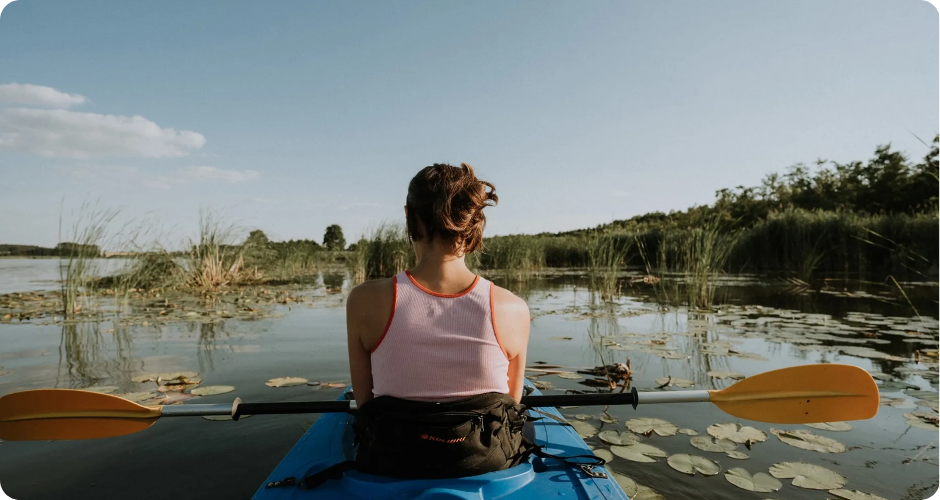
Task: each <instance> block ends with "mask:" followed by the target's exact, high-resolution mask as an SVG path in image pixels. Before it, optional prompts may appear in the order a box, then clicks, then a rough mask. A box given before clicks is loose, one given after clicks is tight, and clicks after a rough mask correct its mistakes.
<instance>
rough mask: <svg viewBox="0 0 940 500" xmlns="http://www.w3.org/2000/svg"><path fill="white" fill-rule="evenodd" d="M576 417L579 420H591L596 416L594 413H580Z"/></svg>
mask: <svg viewBox="0 0 940 500" xmlns="http://www.w3.org/2000/svg"><path fill="white" fill-rule="evenodd" d="M574 418H576V419H578V420H591V419H592V418H594V415H588V414H587V413H579V414H577V415H575V416H574Z"/></svg>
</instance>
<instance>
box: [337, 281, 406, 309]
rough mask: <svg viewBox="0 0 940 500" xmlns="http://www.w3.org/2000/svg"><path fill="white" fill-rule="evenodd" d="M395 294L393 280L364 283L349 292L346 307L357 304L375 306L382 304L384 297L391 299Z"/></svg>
mask: <svg viewBox="0 0 940 500" xmlns="http://www.w3.org/2000/svg"><path fill="white" fill-rule="evenodd" d="M394 293H395V278H382V279H376V280H369V281H364V282H362V283H360V284H358V285H356V286H355V287H353V289H352V290H350V291H349V297H347V299H346V307H347V308H350V307H355V306H357V305H359V304H370V303H371V304H375V303H376V301H378V302H382V301H383V300H382V299H384V298H386V297H393V296H394Z"/></svg>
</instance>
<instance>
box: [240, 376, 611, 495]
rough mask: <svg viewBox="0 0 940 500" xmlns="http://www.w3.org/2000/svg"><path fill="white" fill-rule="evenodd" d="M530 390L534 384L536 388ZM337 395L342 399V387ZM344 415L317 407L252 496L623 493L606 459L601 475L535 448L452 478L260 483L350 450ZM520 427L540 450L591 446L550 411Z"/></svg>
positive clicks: (350, 476)
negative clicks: (493, 468)
mask: <svg viewBox="0 0 940 500" xmlns="http://www.w3.org/2000/svg"><path fill="white" fill-rule="evenodd" d="M347 392H348V391H347ZM532 394H539V392H538V390H537V389H536V390H534V392H532ZM340 399H346V394H344V395H343V396H342V397H341V398H340ZM539 411H542V412H545V413H550V414H552V415H555V416H556V417H558V418H559V419H561V420H563V419H564V417H562V416H561V414H560V413H558V411H557V410H556V409H555V408H539ZM533 416H534V417H541V416H542V415H539V414H533ZM351 419H352V416H351V415H349V414H347V413H326V414H324V415H322V416H321V417H320V418H319V419H318V420H317V421H316V423H314V424H313V426H312V427H310V429H309V430H307V432H306V433H304V435H303V436H302V437H301V438H300V440H299V441H297V444H295V445H294V447H293V448H292V449H291V450H290V452H289V453H288V454H287V456H285V457H284V459H283V460H281V463H280V464H278V466H277V467H276V468H275V469H274V471H273V472H271V475H270V476H268V479H267V480H266V481H265V482H264V484H262V485H261V488H259V489H258V491H257V492H256V493H255V495H254V496H253V497H252V499H253V500H287V499H296V500H313V499H363V500H366V499H368V500H383V499H396V500H410V499H421V500H432V499H433V500H445V499H454V500H458V499H464V500H471V499H472V500H483V499H487V500H489V499H493V498H507V499H538V500H544V499H548V498H565V499H579V500H587V499H591V500H595V499H597V500H600V499H604V500H629V499H628V498H627V495H626V494H625V493H624V492H623V489H621V488H620V486H619V485H618V484H617V482H616V481H615V480H614V478H613V476H612V475H610V472H609V471H608V470H607V468H606V467H595V468H594V471H596V472H602V473H606V474H607V476H608V477H607V478H606V479H605V478H592V477H589V476H588V475H587V474H585V473H584V472H582V471H581V470H580V468H577V467H574V466H571V465H565V464H563V463H560V462H558V461H557V460H553V459H542V458H538V457H535V456H531V457H530V458H529V459H528V460H527V461H526V462H523V463H522V464H520V465H518V466H516V467H513V468H511V469H506V470H502V471H497V472H490V473H487V474H481V475H478V476H469V477H463V478H457V479H418V480H414V479H409V480H403V479H394V478H388V477H381V476H374V475H370V474H364V473H361V472H358V471H348V472H346V473H345V474H344V475H343V477H342V479H336V480H328V481H326V482H324V483H323V484H321V485H319V486H317V487H315V488H312V489H310V490H308V491H303V490H302V489H301V488H300V487H298V486H281V487H276V488H268V489H266V488H265V484H267V483H269V482H272V481H280V480H282V479H284V478H287V477H291V476H293V477H295V478H298V479H300V478H303V477H305V476H308V475H310V474H313V473H315V472H318V471H320V470H323V469H325V468H327V467H329V466H331V465H335V464H338V463H340V462H343V461H345V460H350V459H352V458H354V457H355V446H354V445H353V431H352V426H351V423H352V420H351ZM525 433H526V435H527V436H528V437H529V438H530V439H532V438H534V439H533V440H534V441H535V442H536V443H537V444H540V445H542V446H544V450H545V451H546V452H547V453H551V454H553V455H564V456H574V455H583V454H590V453H591V450H590V448H588V446H587V444H585V442H584V440H582V439H581V437H580V436H578V434H577V433H576V432H575V431H574V429H573V428H572V427H571V426H570V425H566V424H563V423H561V422H559V421H556V420H553V419H551V418H547V417H545V418H541V419H540V420H537V421H534V422H531V421H530V422H529V423H527V424H526V429H525Z"/></svg>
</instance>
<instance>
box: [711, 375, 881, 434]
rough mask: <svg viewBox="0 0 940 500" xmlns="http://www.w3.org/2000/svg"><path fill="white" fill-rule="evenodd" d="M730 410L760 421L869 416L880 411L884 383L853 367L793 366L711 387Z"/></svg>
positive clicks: (715, 398)
mask: <svg viewBox="0 0 940 500" xmlns="http://www.w3.org/2000/svg"><path fill="white" fill-rule="evenodd" d="M709 393H710V396H711V402H712V403H714V404H715V405H716V406H718V407H719V408H721V409H722V410H723V411H724V412H726V413H728V414H731V415H734V416H736V417H740V418H745V419H748V420H756V421H758V422H773V423H778V424H808V423H814V422H834V421H839V420H865V419H868V418H871V417H874V416H875V414H876V413H878V403H879V401H878V399H879V398H878V386H877V385H875V381H874V379H872V378H871V375H870V374H869V373H868V372H866V371H865V370H863V369H861V368H859V367H857V366H851V365H835V364H819V365H805V366H793V367H790V368H782V369H780V370H774V371H770V372H767V373H761V374H759V375H754V376H752V377H748V378H746V379H744V380H742V381H740V382H738V383H736V384H734V385H732V386H731V387H728V388H727V389H723V390H720V391H709Z"/></svg>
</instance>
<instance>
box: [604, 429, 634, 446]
mask: <svg viewBox="0 0 940 500" xmlns="http://www.w3.org/2000/svg"><path fill="white" fill-rule="evenodd" d="M597 437H598V439H600V440H601V441H603V442H605V443H607V444H614V445H618V446H626V445H630V444H636V443H639V442H640V436H637V435H636V434H634V433H632V432H626V431H624V432H617V431H615V430H609V431H604V432H601V433H600V434H598V435H597Z"/></svg>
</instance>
